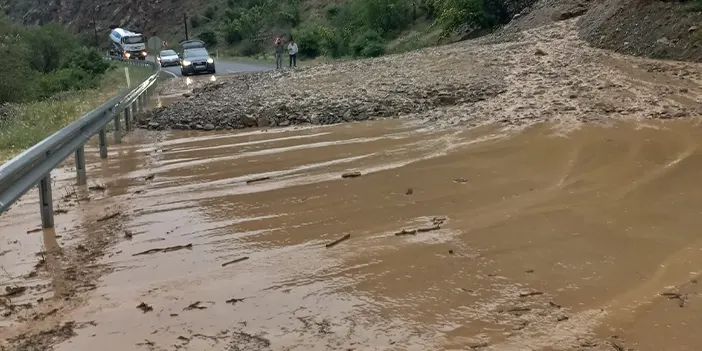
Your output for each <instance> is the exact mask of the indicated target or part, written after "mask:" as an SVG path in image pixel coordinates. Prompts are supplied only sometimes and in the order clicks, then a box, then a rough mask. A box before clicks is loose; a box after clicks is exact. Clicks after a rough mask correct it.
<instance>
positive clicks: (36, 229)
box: [27, 228, 43, 234]
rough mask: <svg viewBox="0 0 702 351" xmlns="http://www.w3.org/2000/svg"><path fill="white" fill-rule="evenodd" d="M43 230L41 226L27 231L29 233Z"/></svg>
mask: <svg viewBox="0 0 702 351" xmlns="http://www.w3.org/2000/svg"><path fill="white" fill-rule="evenodd" d="M42 230H43V229H41V228H35V229H30V230H28V231H27V234H32V233H37V232H40V231H42Z"/></svg>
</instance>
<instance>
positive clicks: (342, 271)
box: [0, 121, 702, 351]
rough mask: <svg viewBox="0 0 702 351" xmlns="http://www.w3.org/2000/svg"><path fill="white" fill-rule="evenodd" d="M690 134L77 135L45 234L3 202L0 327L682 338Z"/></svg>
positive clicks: (697, 299) (491, 345)
mask: <svg viewBox="0 0 702 351" xmlns="http://www.w3.org/2000/svg"><path fill="white" fill-rule="evenodd" d="M701 141H702V128H700V127H699V126H698V125H697V124H693V123H691V122H668V123H653V122H651V123H637V124H633V123H632V124H627V123H622V124H616V125H610V126H592V125H590V126H583V127H581V128H578V129H572V130H567V131H566V130H562V129H560V128H555V127H553V126H550V125H537V126H533V127H528V128H523V129H512V130H509V129H502V128H497V127H483V128H479V129H474V130H465V129H463V130H457V129H443V130H432V129H422V128H421V127H418V126H415V125H411V124H403V123H400V122H398V121H383V122H368V123H354V124H346V125H337V126H332V127H314V128H312V127H311V128H297V129H270V130H249V131H243V132H221V133H220V132H217V133H199V132H182V131H181V132H146V131H136V132H133V133H131V134H129V135H128V138H127V139H126V140H125V142H124V144H122V145H118V146H111V148H110V155H109V159H108V160H107V161H100V160H99V159H97V158H95V156H96V155H97V152H96V150H95V149H94V148H92V149H91V150H90V151H89V152H87V154H90V155H91V156H93V157H94V158H93V159H92V160H90V162H89V163H90V165H89V170H88V171H89V177H90V180H89V186H91V189H77V188H75V187H73V186H71V184H72V182H73V173H72V171H71V169H70V165H68V167H67V168H65V169H62V170H57V171H55V172H54V178H55V185H54V194H53V195H54V199H55V200H54V201H55V204H56V207H57V208H60V209H62V211H61V212H62V214H60V215H57V217H56V230H55V231H54V230H50V231H43V232H42V231H37V232H32V233H27V231H32V230H33V229H34V228H36V227H37V226H38V224H39V222H40V221H39V217H38V211H37V207H38V206H37V204H36V194H35V191H32V193H30V194H29V195H28V196H26V197H25V198H24V199H23V200H22V201H21V202H20V203H19V204H17V205H16V206H15V207H14V208H13V209H12V210H11V211H10V212H9V213H7V214H5V215H3V217H2V221H1V223H0V232H1V233H2V251H3V252H4V253H3V255H2V257H0V260H1V261H0V262H2V265H3V269H4V270H5V272H4V273H6V274H4V276H5V277H4V278H3V279H2V280H3V281H5V285H4V286H3V289H5V288H6V287H10V286H11V285H12V284H15V285H16V286H29V287H30V289H28V290H27V291H24V292H21V293H20V294H17V296H16V297H15V296H13V297H12V299H11V300H12V302H13V303H16V304H27V303H29V304H30V306H25V307H23V308H24V309H21V310H20V309H19V307H18V308H16V309H15V311H14V312H13V313H10V314H7V313H6V314H5V315H4V317H3V319H0V320H1V321H2V322H1V323H0V328H1V329H0V337H1V338H2V339H4V340H10V339H13V340H17V338H18V336H19V335H22V334H23V333H27V332H31V331H32V330H38V328H49V327H50V326H51V325H54V324H60V323H65V322H67V321H71V322H73V323H72V324H71V325H70V328H71V329H72V330H71V333H68V331H66V330H58V331H57V330H54V331H53V332H55V333H57V334H60V333H62V332H66V333H67V334H68V335H65V337H64V338H60V335H59V336H57V337H56V339H52V340H56V341H55V342H54V344H53V346H54V348H55V350H60V351H83V350H85V351H92V350H101V351H123V350H228V351H229V350H232V351H233V350H300V351H301V350H471V349H476V350H625V349H634V350H637V351H639V350H650V351H660V350H678V351H683V350H698V349H699V345H702V334H701V333H699V326H700V325H702V288H701V287H700V284H698V283H697V277H698V275H699V273H700V271H701V270H702V237H700V235H699V233H700V228H702V216H701V214H702V186H700V184H701V182H702V148H701V147H700V145H701ZM359 173H360V176H359ZM342 175H345V177H342ZM71 199H73V200H71ZM63 212H66V213H63ZM342 239H343V240H342ZM96 243H97V244H96ZM62 248H64V249H63V250H64V251H61V250H62ZM96 250H97V251H96ZM5 251H7V252H5ZM56 252H58V253H56ZM82 252H84V253H82ZM88 254H90V255H93V256H94V257H93V258H92V261H90V262H83V261H80V259H81V257H84V256H85V255H88ZM71 260H73V261H71ZM76 260H77V261H76ZM71 262H74V264H72V263H71ZM75 262H81V263H80V264H75ZM32 272H33V274H32ZM8 277H14V278H15V279H14V280H10V279H9V278H8ZM17 277H26V278H17ZM77 282H79V283H77ZM15 285H13V286H15ZM6 303H7V302H6ZM33 316H38V317H36V318H35V319H36V320H37V321H36V322H31V320H32V318H33ZM73 333H75V335H73ZM43 337H44V336H43ZM48 343H49V344H51V343H52V341H51V340H50V341H49V342H48Z"/></svg>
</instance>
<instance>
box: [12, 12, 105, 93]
mask: <svg viewBox="0 0 702 351" xmlns="http://www.w3.org/2000/svg"><path fill="white" fill-rule="evenodd" d="M0 55H2V56H1V57H6V58H11V59H8V60H5V61H4V62H3V64H2V65H0V81H2V82H3V84H0V103H5V102H22V101H31V100H36V99H41V98H45V97H49V96H51V95H53V94H56V93H59V92H63V91H67V90H80V89H86V88H92V87H94V86H95V84H96V82H97V81H98V78H99V77H100V76H101V75H102V74H104V73H105V72H106V71H107V69H108V68H109V67H110V65H109V64H108V63H106V62H105V61H104V60H103V59H102V56H101V55H100V54H99V53H98V52H97V51H95V50H92V49H87V48H85V47H82V46H81V45H80V39H79V38H78V37H76V36H74V35H72V34H71V33H70V32H68V31H67V30H66V29H65V28H64V27H62V26H60V25H58V24H48V25H45V26H37V27H24V26H21V25H18V24H15V23H12V22H11V21H9V20H8V19H7V18H5V16H4V15H2V14H0Z"/></svg>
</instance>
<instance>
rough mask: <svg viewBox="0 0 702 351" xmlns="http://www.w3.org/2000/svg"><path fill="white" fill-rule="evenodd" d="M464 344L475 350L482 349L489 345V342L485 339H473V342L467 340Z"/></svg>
mask: <svg viewBox="0 0 702 351" xmlns="http://www.w3.org/2000/svg"><path fill="white" fill-rule="evenodd" d="M466 346H467V347H468V348H469V349H471V350H477V349H482V348H486V347H488V346H490V343H488V342H487V341H475V342H468V343H467V344H466Z"/></svg>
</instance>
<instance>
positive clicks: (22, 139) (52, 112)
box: [0, 65, 151, 161]
mask: <svg viewBox="0 0 702 351" xmlns="http://www.w3.org/2000/svg"><path fill="white" fill-rule="evenodd" d="M150 72H151V70H150V69H147V68H135V67H131V66H130V67H129V73H130V79H131V82H132V84H134V83H136V82H139V81H141V80H142V79H144V78H145V77H147V76H148V75H149V74H150ZM126 87H127V83H126V77H125V73H124V69H123V68H122V66H121V65H118V66H117V68H115V69H112V70H110V71H108V72H107V73H106V74H105V76H104V77H103V79H102V82H101V84H100V87H99V88H97V89H94V90H86V91H76V92H69V93H65V94H63V95H62V96H61V97H60V98H56V99H49V100H45V101H39V102H32V103H26V104H17V105H10V106H8V108H9V109H10V111H11V113H10V114H9V115H8V117H7V120H5V121H2V122H0V161H6V160H8V159H9V158H11V157H13V156H14V155H16V154H18V153H20V152H22V151H24V150H25V149H27V148H29V147H30V146H32V145H34V144H36V143H37V142H39V141H41V140H43V139H44V138H46V137H47V136H49V135H51V134H52V133H54V132H56V131H57V130H59V129H61V128H63V127H65V126H66V125H68V124H69V123H71V122H73V121H75V120H76V119H78V118H79V117H81V116H82V115H84V114H85V113H87V112H89V111H91V110H93V109H94V108H96V107H98V106H100V105H101V104H103V103H105V101H107V100H109V99H110V98H111V97H112V96H114V95H115V94H117V93H118V92H119V91H121V90H123V89H125V88H126Z"/></svg>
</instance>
